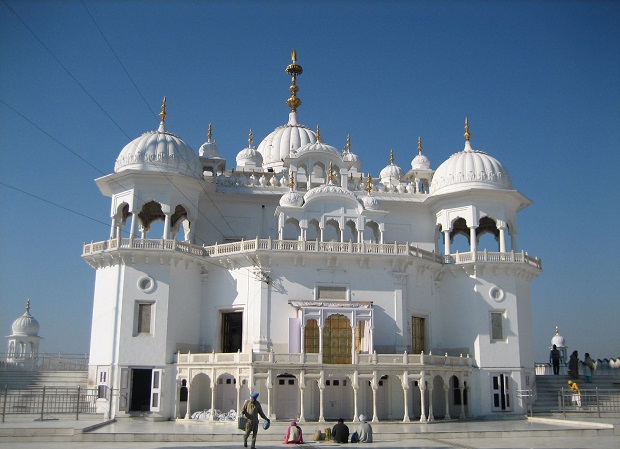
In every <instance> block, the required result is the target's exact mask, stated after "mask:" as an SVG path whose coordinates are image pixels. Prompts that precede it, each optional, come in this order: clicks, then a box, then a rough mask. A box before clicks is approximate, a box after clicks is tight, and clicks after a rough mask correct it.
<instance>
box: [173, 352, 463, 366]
mask: <svg viewBox="0 0 620 449" xmlns="http://www.w3.org/2000/svg"><path fill="white" fill-rule="evenodd" d="M176 363H177V364H179V365H201V364H208V365H231V364H234V365H244V364H245V365H250V364H253V365H261V364H265V365H273V364H287V365H288V364H292V365H304V366H305V367H316V368H318V367H320V366H321V365H323V357H322V354H316V353H295V354H288V353H275V352H251V353H242V352H233V353H218V352H211V353H197V354H192V353H191V352H188V353H180V352H179V353H177V355H176ZM352 364H353V365H362V366H378V365H380V366H409V365H411V366H417V367H421V366H424V365H434V366H437V365H442V366H466V367H471V366H473V359H471V358H470V357H469V355H466V356H463V355H460V356H449V355H433V354H424V353H421V354H408V353H406V352H405V353H402V354H377V353H372V354H355V357H354V359H353V363H352Z"/></svg>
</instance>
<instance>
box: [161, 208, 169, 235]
mask: <svg viewBox="0 0 620 449" xmlns="http://www.w3.org/2000/svg"><path fill="white" fill-rule="evenodd" d="M165 217H166V218H164V235H163V237H162V238H163V239H164V240H168V239H169V238H170V213H167V214H165Z"/></svg>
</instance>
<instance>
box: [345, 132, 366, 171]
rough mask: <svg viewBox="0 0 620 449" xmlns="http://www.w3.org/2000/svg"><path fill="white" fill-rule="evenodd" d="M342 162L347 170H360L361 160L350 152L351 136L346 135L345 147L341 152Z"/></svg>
mask: <svg viewBox="0 0 620 449" xmlns="http://www.w3.org/2000/svg"><path fill="white" fill-rule="evenodd" d="M342 162H344V165H345V167H346V168H347V169H348V170H351V169H355V170H361V168H362V160H361V159H360V158H359V157H358V155H357V154H355V153H352V152H351V136H350V135H347V145H346V146H345V147H344V150H343V151H342Z"/></svg>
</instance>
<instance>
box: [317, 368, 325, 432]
mask: <svg viewBox="0 0 620 449" xmlns="http://www.w3.org/2000/svg"><path fill="white" fill-rule="evenodd" d="M317 383H318V385H319V422H325V413H324V410H325V407H324V402H323V393H325V371H322V370H321V377H320V378H319V379H318V380H317Z"/></svg>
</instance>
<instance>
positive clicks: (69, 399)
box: [0, 387, 98, 422]
mask: <svg viewBox="0 0 620 449" xmlns="http://www.w3.org/2000/svg"><path fill="white" fill-rule="evenodd" d="M97 398H98V390H97V389H91V388H81V387H75V388H52V387H42V388H36V389H32V390H9V389H8V387H5V388H4V392H3V393H2V396H0V412H1V413H2V422H4V421H5V417H6V416H7V415H19V414H35V415H40V420H41V421H43V420H44V419H46V417H48V416H53V415H58V414H72V415H74V416H75V419H76V420H77V419H79V416H80V414H96V413H97Z"/></svg>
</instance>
